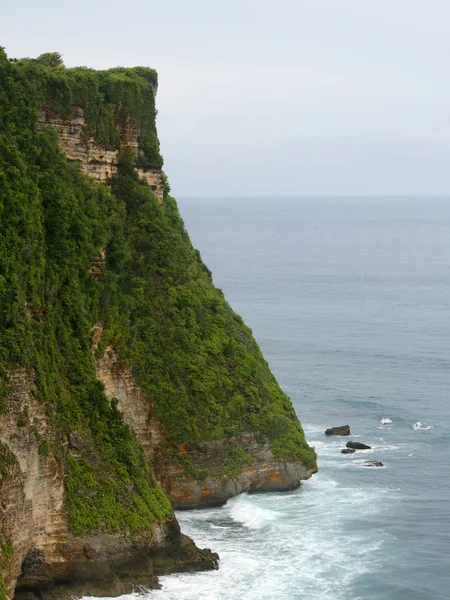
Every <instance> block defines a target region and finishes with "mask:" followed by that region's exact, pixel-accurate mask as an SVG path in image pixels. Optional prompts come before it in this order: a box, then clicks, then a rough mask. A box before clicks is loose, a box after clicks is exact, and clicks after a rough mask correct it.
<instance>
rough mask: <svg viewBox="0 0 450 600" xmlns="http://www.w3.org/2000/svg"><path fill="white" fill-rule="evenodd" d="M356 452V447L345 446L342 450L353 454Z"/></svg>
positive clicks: (343, 452) (344, 452)
mask: <svg viewBox="0 0 450 600" xmlns="http://www.w3.org/2000/svg"><path fill="white" fill-rule="evenodd" d="M354 452H355V449H354V448H343V449H342V450H341V453H342V454H353V453H354Z"/></svg>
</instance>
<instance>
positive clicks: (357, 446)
mask: <svg viewBox="0 0 450 600" xmlns="http://www.w3.org/2000/svg"><path fill="white" fill-rule="evenodd" d="M346 446H347V448H353V449H354V450H370V449H371V448H372V446H367V444H363V443H362V442H347V443H346Z"/></svg>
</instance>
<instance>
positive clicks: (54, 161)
mask: <svg viewBox="0 0 450 600" xmlns="http://www.w3.org/2000/svg"><path fill="white" fill-rule="evenodd" d="M156 91H157V74H156V72H155V71H153V70H152V69H148V68H145V67H135V68H129V69H125V68H115V69H110V70H108V71H94V70H91V69H88V68H85V67H79V68H73V69H66V68H65V67H64V65H63V64H62V62H61V60H60V57H59V55H58V54H56V53H50V54H45V55H42V56H41V57H39V58H38V59H23V60H17V61H16V60H9V59H8V58H7V56H6V54H5V53H4V52H3V51H0V598H1V600H4V598H5V597H9V598H12V597H13V596H14V595H16V596H17V597H20V596H21V595H22V596H23V595H24V594H30V593H32V594H36V595H38V596H39V597H43V598H45V597H61V596H63V595H64V594H89V593H90V594H93V595H117V594H120V593H123V592H126V591H130V590H132V589H133V587H134V586H139V585H144V586H148V587H154V586H156V585H157V576H158V574H163V573H170V572H174V571H185V570H199V569H214V568H216V567H217V564H218V558H217V555H215V554H214V553H212V552H211V551H209V550H207V549H206V550H200V549H198V548H196V546H195V545H194V543H193V542H192V540H190V539H189V538H187V537H186V536H184V535H183V534H181V533H180V530H179V526H178V523H177V521H176V519H175V516H174V513H173V508H198V507H202V506H205V507H206V506H214V505H219V504H222V503H224V502H225V501H226V500H227V499H228V498H230V497H231V496H233V495H236V494H238V493H240V492H242V491H266V490H267V491H268V490H285V489H292V488H294V487H296V486H297V485H299V483H300V481H301V480H302V479H306V478H308V477H310V475H311V474H312V473H313V472H314V471H315V470H316V457H315V453H314V451H313V450H312V449H311V448H310V447H309V446H308V444H307V442H306V441H305V438H304V435H303V430H302V428H301V425H300V423H299V421H298V419H297V417H296V414H295V411H294V409H293V407H292V405H291V402H290V400H289V398H288V397H287V396H286V395H285V394H284V393H283V391H282V390H281V389H280V387H279V386H278V384H277V382H276V380H275V379H274V377H273V375H272V374H271V372H270V369H269V367H268V365H267V363H266V362H265V360H264V358H263V356H262V354H261V352H260V350H259V348H258V345H257V344H256V342H255V340H254V338H253V337H252V333H251V331H250V330H249V329H248V327H246V326H245V324H244V323H243V322H242V319H241V318H240V317H239V316H238V315H236V314H235V313H234V312H233V311H232V309H231V308H230V306H229V305H228V304H227V302H226V300H225V298H224V296H223V294H222V292H221V291H220V290H218V289H217V288H215V287H214V285H213V282H212V277H211V273H210V272H209V270H208V268H207V267H206V266H205V265H204V264H203V262H202V260H201V257H200V255H199V253H198V251H196V250H195V249H194V248H193V247H192V245H191V243H190V240H189V237H188V234H187V233H186V230H185V229H184V226H183V222H182V220H181V218H180V215H179V213H178V209H177V206H176V202H175V200H174V199H173V198H172V197H171V196H170V188H169V185H168V182H167V178H166V176H165V175H164V173H163V170H162V163H163V161H162V157H161V154H160V150H159V142H158V137H157V132H156V125H155V117H156V110H155V94H156Z"/></svg>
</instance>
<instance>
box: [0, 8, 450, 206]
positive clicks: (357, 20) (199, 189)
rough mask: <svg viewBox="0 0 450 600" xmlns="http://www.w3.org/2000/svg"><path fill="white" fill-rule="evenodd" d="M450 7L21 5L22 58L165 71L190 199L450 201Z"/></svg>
mask: <svg viewBox="0 0 450 600" xmlns="http://www.w3.org/2000/svg"><path fill="white" fill-rule="evenodd" d="M449 24H450V1H449V0H296V1H294V0H278V1H276V2H275V0H273V1H268V0H259V1H256V0H255V1H250V0H227V1H226V2H215V1H214V0H191V1H187V0H183V1H182V0H158V1H157V2H154V1H152V0H146V1H142V0H138V1H134V2H133V1H131V2H124V1H122V2H118V1H116V0H108V1H106V0H97V1H95V0H90V1H87V0H77V2H71V3H66V2H61V0H58V2H56V1H54V0H40V1H39V2H37V1H36V0H32V1H30V0H21V2H7V3H4V5H3V6H2V14H1V20H0V45H3V46H5V47H6V50H7V53H8V55H9V56H11V57H22V56H32V57H35V56H37V55H39V54H41V53H43V52H47V51H59V52H61V53H62V54H63V57H64V61H65V64H66V65H67V66H75V65H80V64H84V65H87V66H90V67H94V68H107V67H112V66H116V65H125V66H132V65H147V66H151V67H154V68H156V69H157V71H158V73H159V92H158V98H157V105H158V110H159V114H158V129H159V136H160V140H161V145H162V153H163V156H164V158H165V170H166V172H167V174H168V176H169V180H170V182H171V185H172V191H173V192H174V195H175V196H177V195H178V196H187V195H220V196H228V195H234V196H244V195H261V194H264V195H304V194H327V195H328V194H444V195H450V118H449V117H450V72H449V71H450V69H449V66H450V35H449Z"/></svg>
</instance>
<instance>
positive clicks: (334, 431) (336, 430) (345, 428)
mask: <svg viewBox="0 0 450 600" xmlns="http://www.w3.org/2000/svg"><path fill="white" fill-rule="evenodd" d="M325 435H350V425H340V426H338V427H330V429H326V430H325Z"/></svg>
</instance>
